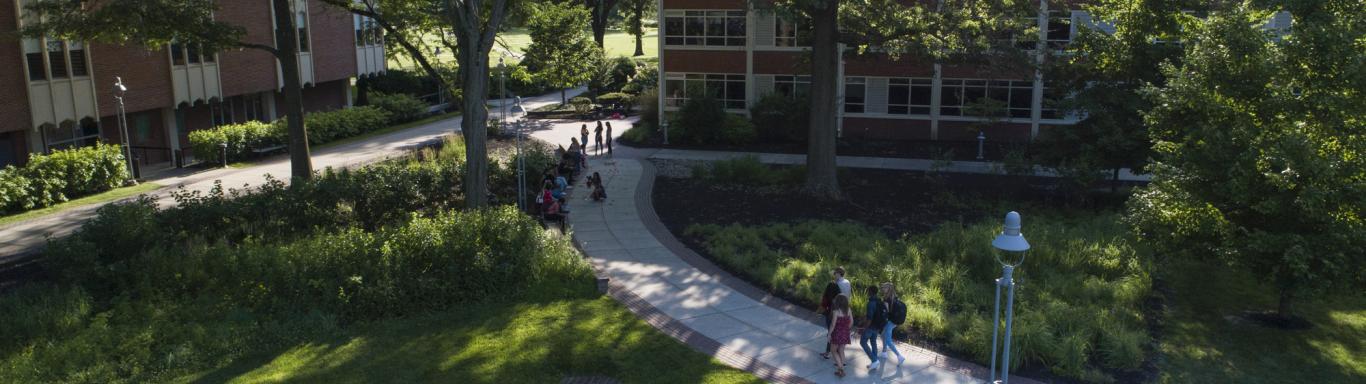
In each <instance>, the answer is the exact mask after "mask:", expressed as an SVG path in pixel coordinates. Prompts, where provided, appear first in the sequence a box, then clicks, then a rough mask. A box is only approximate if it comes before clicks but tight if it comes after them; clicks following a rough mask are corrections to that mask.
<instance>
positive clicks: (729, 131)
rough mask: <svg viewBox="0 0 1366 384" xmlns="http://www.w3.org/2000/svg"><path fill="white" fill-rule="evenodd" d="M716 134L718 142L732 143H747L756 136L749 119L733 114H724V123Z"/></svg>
mask: <svg viewBox="0 0 1366 384" xmlns="http://www.w3.org/2000/svg"><path fill="white" fill-rule="evenodd" d="M718 136H719V138H718V140H717V141H718V142H721V143H725V144H733V145H741V144H749V143H751V142H754V139H755V137H757V135H756V134H755V132H754V124H753V123H750V122H749V119H746V118H745V117H744V116H740V115H733V114H727V115H726V124H725V125H724V126H723V127H722V129H721V132H720V134H719V135H718Z"/></svg>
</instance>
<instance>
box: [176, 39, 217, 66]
mask: <svg viewBox="0 0 1366 384" xmlns="http://www.w3.org/2000/svg"><path fill="white" fill-rule="evenodd" d="M200 48H201V47H200V46H199V45H198V44H183V43H180V42H176V41H172V42H171V48H170V50H171V64H172V65H186V64H187V63H188V64H199V63H212V62H215V61H216V60H218V55H217V54H216V53H213V52H204V50H202V49H200Z"/></svg>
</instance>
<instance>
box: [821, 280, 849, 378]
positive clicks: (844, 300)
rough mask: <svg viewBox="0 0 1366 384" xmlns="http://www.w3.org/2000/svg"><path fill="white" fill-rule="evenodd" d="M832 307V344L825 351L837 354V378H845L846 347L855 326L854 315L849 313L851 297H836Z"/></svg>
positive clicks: (830, 327)
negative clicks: (852, 327)
mask: <svg viewBox="0 0 1366 384" xmlns="http://www.w3.org/2000/svg"><path fill="white" fill-rule="evenodd" d="M831 305H832V308H831V315H832V316H834V321H832V322H831V323H830V325H829V327H828V328H827V329H829V330H830V342H829V343H827V344H826V345H825V349H826V350H833V351H834V352H835V376H839V377H844V364H845V361H844V347H845V346H846V345H849V341H850V340H849V331H850V329H849V327H851V326H853V325H854V314H853V313H851V312H850V311H849V296H845V295H835V299H834V301H833V302H831Z"/></svg>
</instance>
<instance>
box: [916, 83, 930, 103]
mask: <svg viewBox="0 0 1366 384" xmlns="http://www.w3.org/2000/svg"><path fill="white" fill-rule="evenodd" d="M933 89H934V87H933V86H930V85H919V84H917V85H915V86H914V87H911V104H915V105H930V93H931V92H933Z"/></svg>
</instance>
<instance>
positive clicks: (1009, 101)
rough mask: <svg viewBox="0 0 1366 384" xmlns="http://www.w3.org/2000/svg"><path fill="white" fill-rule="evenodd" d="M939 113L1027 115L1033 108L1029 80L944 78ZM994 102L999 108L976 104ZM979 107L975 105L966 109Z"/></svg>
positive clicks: (1017, 116) (1031, 83)
mask: <svg viewBox="0 0 1366 384" xmlns="http://www.w3.org/2000/svg"><path fill="white" fill-rule="evenodd" d="M943 84H944V87H943V91H942V92H943V93H942V94H941V98H940V101H939V114H941V115H945V116H983V115H988V114H996V115H998V116H1007V117H1014V118H1029V117H1030V111H1031V110H1032V109H1033V100H1034V97H1033V95H1034V83H1033V82H1031V81H1005V80H996V81H987V80H967V79H944V80H943ZM988 102H994V103H997V104H999V106H1000V107H1001V108H1002V110H1000V111H990V110H986V109H984V108H981V107H980V106H982V105H985V104H984V103H988ZM973 106H979V107H978V108H970V107H973Z"/></svg>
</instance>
